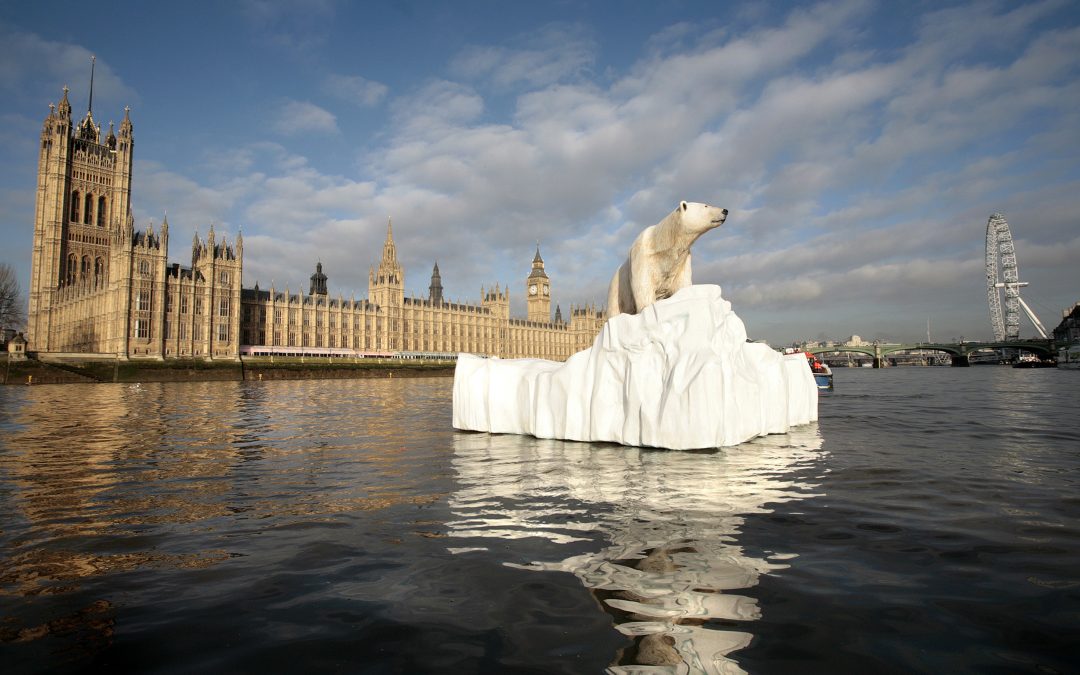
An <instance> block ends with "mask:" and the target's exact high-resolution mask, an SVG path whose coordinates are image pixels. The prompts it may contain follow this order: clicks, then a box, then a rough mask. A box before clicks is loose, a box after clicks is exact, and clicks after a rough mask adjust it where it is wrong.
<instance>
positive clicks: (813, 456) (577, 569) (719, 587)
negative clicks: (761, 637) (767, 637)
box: [447, 424, 821, 675]
mask: <svg viewBox="0 0 1080 675" xmlns="http://www.w3.org/2000/svg"><path fill="white" fill-rule="evenodd" d="M820 456H821V436H820V434H819V432H818V427H817V425H816V424H814V425H809V426H804V427H800V428H797V429H793V430H792V431H791V432H790V433H788V434H782V435H775V436H769V437H766V438H761V439H757V440H756V441H753V442H751V443H745V444H743V445H740V446H737V447H734V448H724V449H722V450H719V451H716V452H712V453H700V452H697V453H695V452H665V451H655V450H646V449H640V448H625V447H621V446H609V445H593V444H586V443H570V442H563V441H551V440H542V439H536V438H531V437H525V436H516V435H491V434H473V433H460V434H457V435H455V437H454V458H453V461H452V464H453V467H454V469H455V470H456V471H457V474H458V481H459V485H460V489H459V490H458V491H456V492H455V493H454V494H453V495H452V496H451V497H450V508H451V511H452V513H453V515H454V516H455V518H456V520H453V521H451V522H449V523H447V525H448V528H449V533H448V534H449V536H450V537H460V538H469V539H473V540H474V541H473V542H470V543H476V542H475V539H477V538H479V539H483V538H497V539H520V538H524V537H544V538H547V539H549V540H550V541H552V542H555V543H558V544H569V543H573V542H582V541H594V540H596V539H598V538H600V539H603V540H606V541H607V542H609V545H607V546H605V547H603V548H601V549H600V550H598V551H595V552H591V553H585V554H582V555H575V556H572V557H568V558H566V559H563V560H558V561H538V562H534V563H532V564H530V565H517V564H515V563H509V562H508V563H506V564H507V565H510V566H514V567H520V568H522V569H535V570H557V571H565V572H570V573H572V574H574V575H576V576H577V577H578V579H580V580H581V583H582V584H583V585H584V586H585V587H586V588H588V589H590V591H591V592H592V593H593V594H594V595H595V597H596V598H597V600H598V601H599V602H600V603H601V604H602V606H603V607H604V609H605V610H606V611H607V612H609V613H610V614H611V615H612V616H613V617H614V619H615V623H616V628H617V629H618V630H619V631H620V632H622V633H623V634H625V635H627V636H630V637H632V638H634V645H633V647H631V648H629V649H627V650H625V651H624V652H623V653H622V654H620V655H618V656H617V657H616V658H615V660H614V662H613V664H612V665H611V667H610V668H609V672H611V673H618V674H630V673H645V672H648V673H691V672H695V673H723V674H725V675H727V674H732V673H743V672H744V671H743V670H742V669H741V668H740V667H739V666H738V664H736V663H735V661H733V660H732V659H730V658H728V656H727V655H728V654H730V653H731V652H733V651H735V650H738V649H741V648H743V647H745V646H746V645H747V644H749V642H750V639H751V635H750V633H748V632H744V631H739V630H732V629H731V628H730V627H729V626H730V624H731V623H732V622H740V623H741V622H747V621H752V620H755V619H757V618H758V617H759V616H760V611H759V608H758V606H757V602H756V600H754V599H753V598H748V597H745V596H742V595H738V594H734V593H730V592H729V591H731V590H734V589H741V588H749V587H751V586H754V585H755V584H756V583H757V580H758V577H759V576H760V575H761V574H764V573H768V572H770V571H773V570H779V569H784V568H786V567H787V566H788V565H787V563H783V562H779V561H781V560H789V559H791V558H793V557H795V556H794V554H792V553H784V552H772V553H771V554H770V555H769V556H768V557H767V558H757V557H752V556H748V555H746V554H745V553H744V552H743V550H742V547H741V546H739V545H738V541H737V535H738V534H739V531H740V527H741V526H742V524H743V516H745V515H747V514H752V513H768V512H770V511H771V508H770V505H772V504H777V503H783V502H789V501H793V500H799V499H804V498H807V497H812V496H816V495H814V493H813V490H814V488H815V487H816V484H814V483H810V482H808V481H807V480H805V479H801V478H798V477H797V476H798V475H800V474H802V475H805V469H806V467H807V466H808V465H810V464H812V463H813V462H815V461H816V460H818V459H819V457H820ZM800 470H802V471H800ZM475 548H476V547H475V546H472V547H459V548H450V549H449V550H450V551H452V552H465V551H469V550H475Z"/></svg>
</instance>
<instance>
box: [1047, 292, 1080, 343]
mask: <svg viewBox="0 0 1080 675" xmlns="http://www.w3.org/2000/svg"><path fill="white" fill-rule="evenodd" d="M1053 337H1054V342H1056V343H1057V344H1058V346H1064V345H1069V344H1076V343H1080V302H1077V303H1075V304H1074V305H1073V306H1072V307H1070V308H1069V309H1065V310H1062V312H1061V323H1060V324H1058V327H1057V328H1055V329H1054V334H1053Z"/></svg>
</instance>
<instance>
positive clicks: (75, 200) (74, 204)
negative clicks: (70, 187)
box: [69, 190, 82, 223]
mask: <svg viewBox="0 0 1080 675" xmlns="http://www.w3.org/2000/svg"><path fill="white" fill-rule="evenodd" d="M81 204H82V201H81V200H80V197H79V191H78V190H75V191H74V192H72V193H71V218H69V220H70V221H71V222H73V223H77V222H79V206H80V205H81Z"/></svg>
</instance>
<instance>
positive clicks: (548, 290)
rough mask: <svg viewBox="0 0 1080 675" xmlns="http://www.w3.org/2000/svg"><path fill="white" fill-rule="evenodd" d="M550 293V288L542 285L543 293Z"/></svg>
mask: <svg viewBox="0 0 1080 675" xmlns="http://www.w3.org/2000/svg"><path fill="white" fill-rule="evenodd" d="M550 293H551V289H550V288H548V287H547V286H544V295H548V294H550Z"/></svg>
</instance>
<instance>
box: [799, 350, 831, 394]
mask: <svg viewBox="0 0 1080 675" xmlns="http://www.w3.org/2000/svg"><path fill="white" fill-rule="evenodd" d="M806 362H807V363H808V364H810V372H812V373H813V374H814V382H816V383H817V388H818V389H825V390H831V389H832V388H833V382H832V368H830V367H829V366H828V365H826V364H825V363H822V362H821V361H819V360H818V358H817V357H816V356H814V355H813V354H811V353H810V352H806Z"/></svg>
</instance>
